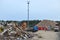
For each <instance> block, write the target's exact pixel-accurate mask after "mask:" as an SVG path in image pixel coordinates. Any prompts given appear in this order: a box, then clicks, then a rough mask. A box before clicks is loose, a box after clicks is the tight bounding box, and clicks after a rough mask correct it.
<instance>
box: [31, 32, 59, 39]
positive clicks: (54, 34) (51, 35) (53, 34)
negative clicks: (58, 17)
mask: <svg viewBox="0 0 60 40" xmlns="http://www.w3.org/2000/svg"><path fill="white" fill-rule="evenodd" d="M57 33H58V32H53V31H38V32H36V33H35V34H38V35H37V36H35V37H33V38H32V39H31V40H58V35H57Z"/></svg>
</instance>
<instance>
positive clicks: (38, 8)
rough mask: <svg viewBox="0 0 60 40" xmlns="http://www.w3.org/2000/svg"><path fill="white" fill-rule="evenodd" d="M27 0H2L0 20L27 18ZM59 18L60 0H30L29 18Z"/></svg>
mask: <svg viewBox="0 0 60 40" xmlns="http://www.w3.org/2000/svg"><path fill="white" fill-rule="evenodd" d="M27 14H28V13H27V0H0V20H19V21H20V20H27ZM44 19H47V20H59V21H60V0H30V5H29V20H44Z"/></svg>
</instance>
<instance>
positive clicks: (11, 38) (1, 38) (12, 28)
mask: <svg viewBox="0 0 60 40" xmlns="http://www.w3.org/2000/svg"><path fill="white" fill-rule="evenodd" d="M24 26H25V25H22V27H19V26H18V25H17V24H8V25H7V27H5V28H2V27H0V40H29V39H31V38H32V37H34V34H33V33H32V32H31V33H29V32H26V31H24V28H25V27H24ZM1 29H2V30H1ZM1 31H2V32H1Z"/></svg>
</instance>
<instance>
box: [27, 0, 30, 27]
mask: <svg viewBox="0 0 60 40" xmlns="http://www.w3.org/2000/svg"><path fill="white" fill-rule="evenodd" d="M29 4H30V3H29V0H27V8H28V9H27V14H28V16H27V18H28V20H27V21H28V27H29Z"/></svg>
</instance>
